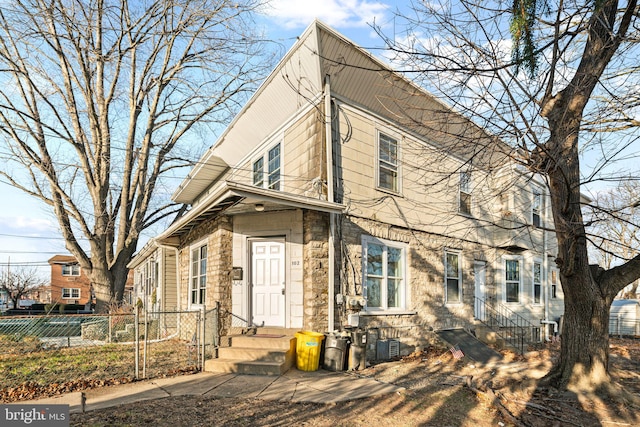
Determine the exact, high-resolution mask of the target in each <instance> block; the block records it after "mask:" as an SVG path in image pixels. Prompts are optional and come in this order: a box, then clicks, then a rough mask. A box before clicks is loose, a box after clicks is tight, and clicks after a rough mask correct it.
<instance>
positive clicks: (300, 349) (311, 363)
mask: <svg viewBox="0 0 640 427" xmlns="http://www.w3.org/2000/svg"><path fill="white" fill-rule="evenodd" d="M323 339H324V334H320V333H318V332H311V331H300V332H296V367H297V368H298V369H299V370H301V371H317V370H318V366H319V364H320V349H321V348H322V340H323Z"/></svg>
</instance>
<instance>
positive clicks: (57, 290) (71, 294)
mask: <svg viewBox="0 0 640 427" xmlns="http://www.w3.org/2000/svg"><path fill="white" fill-rule="evenodd" d="M48 263H49V265H50V266H51V303H53V304H55V303H58V304H80V305H85V304H87V303H92V302H93V299H94V297H93V295H92V292H93V290H92V289H91V281H90V280H89V277H87V276H86V275H85V274H84V272H83V271H82V268H81V267H80V264H78V261H77V260H76V258H75V257H74V256H71V255H55V256H53V257H51V258H50V259H49V261H48Z"/></svg>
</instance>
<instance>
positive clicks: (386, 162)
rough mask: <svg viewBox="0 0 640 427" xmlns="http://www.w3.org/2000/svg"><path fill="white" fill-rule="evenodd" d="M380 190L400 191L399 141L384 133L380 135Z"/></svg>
mask: <svg viewBox="0 0 640 427" xmlns="http://www.w3.org/2000/svg"><path fill="white" fill-rule="evenodd" d="M378 188H381V189H384V190H390V191H393V192H395V193H397V192H399V191H400V186H399V183H398V141H397V140H396V139H394V138H392V137H390V136H389V135H385V134H384V133H379V134H378Z"/></svg>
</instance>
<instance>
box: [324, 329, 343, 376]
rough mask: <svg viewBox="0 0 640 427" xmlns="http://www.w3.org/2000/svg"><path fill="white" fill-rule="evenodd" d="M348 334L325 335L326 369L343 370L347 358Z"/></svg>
mask: <svg viewBox="0 0 640 427" xmlns="http://www.w3.org/2000/svg"><path fill="white" fill-rule="evenodd" d="M348 346H349V337H348V336H339V335H333V334H330V335H327V337H326V338H325V340H324V363H323V365H322V367H323V368H324V369H326V370H328V371H344V370H345V366H346V359H347V348H348Z"/></svg>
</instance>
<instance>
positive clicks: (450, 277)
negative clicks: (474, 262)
mask: <svg viewBox="0 0 640 427" xmlns="http://www.w3.org/2000/svg"><path fill="white" fill-rule="evenodd" d="M444 262H445V266H444V267H445V268H444V274H445V278H444V284H445V293H444V297H445V302H446V303H447V304H455V303H460V302H461V301H462V269H461V268H460V254H458V253H454V252H445V255H444Z"/></svg>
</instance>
